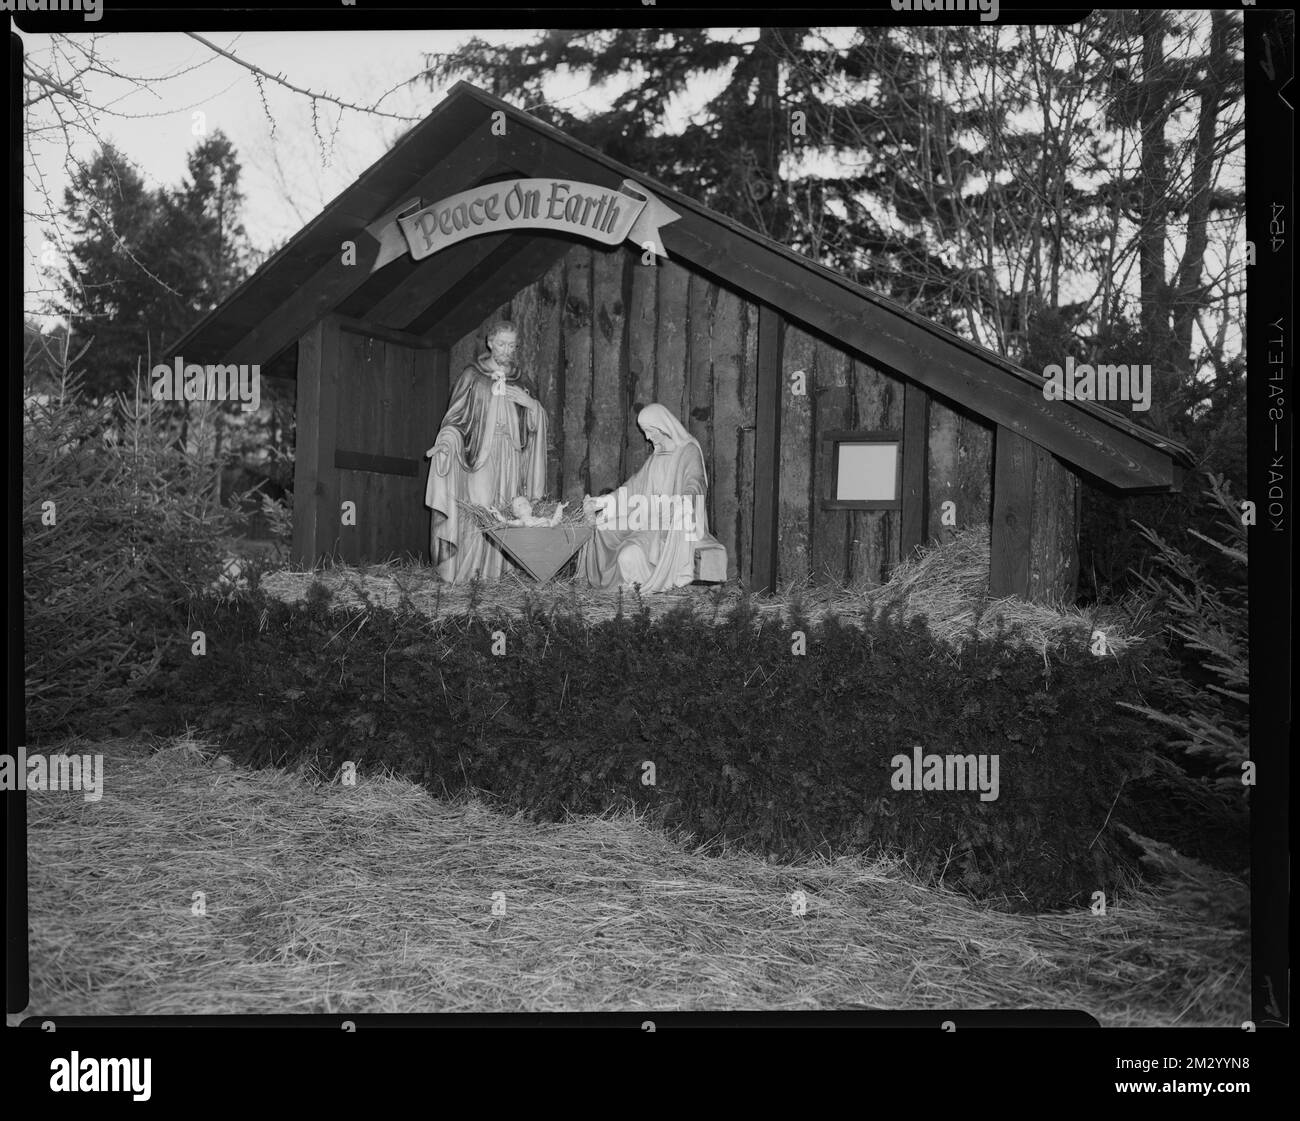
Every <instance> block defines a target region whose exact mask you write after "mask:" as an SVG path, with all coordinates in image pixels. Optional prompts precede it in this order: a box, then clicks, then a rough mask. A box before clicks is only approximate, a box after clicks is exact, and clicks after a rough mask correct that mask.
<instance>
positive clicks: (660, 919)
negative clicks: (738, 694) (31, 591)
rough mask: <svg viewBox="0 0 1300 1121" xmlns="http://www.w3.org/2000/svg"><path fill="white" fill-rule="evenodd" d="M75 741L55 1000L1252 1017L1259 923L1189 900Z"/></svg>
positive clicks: (34, 828)
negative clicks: (1089, 904) (741, 842)
mask: <svg viewBox="0 0 1300 1121" xmlns="http://www.w3.org/2000/svg"><path fill="white" fill-rule="evenodd" d="M65 750H68V751H81V752H86V751H98V752H102V753H103V754H104V755H105V781H104V797H103V800H102V801H100V802H98V803H87V802H85V801H83V800H82V798H81V796H80V795H78V794H60V793H48V792H40V793H36V792H32V793H29V794H28V819H29V821H28V876H29V884H30V889H29V891H30V930H31V935H30V948H31V993H32V997H31V1004H30V1006H29V1009H28V1012H29V1014H33V1015H51V1016H57V1015H60V1014H181V1013H185V1014H202V1013H216V1014H221V1013H269V1012H324V1013H331V1014H338V1013H363V1012H438V1011H453V1012H454V1011H480V1012H490V1011H571V1010H624V1009H626V1010H653V1009H664V1010H672V1009H710V1010H724V1009H846V1008H883V1009H889V1008H899V1009H924V1008H954V1007H956V1008H993V1007H1000V1008H1017V1007H1033V1008H1079V1009H1083V1010H1085V1011H1088V1012H1090V1013H1092V1014H1093V1015H1095V1016H1096V1017H1097V1018H1098V1019H1099V1020H1100V1021H1101V1022H1102V1023H1103V1024H1105V1025H1110V1026H1122V1025H1129V1026H1137V1025H1141V1026H1149V1025H1159V1024H1180V1025H1211V1024H1213V1025H1230V1026H1237V1025H1239V1024H1240V1023H1241V1021H1242V1020H1244V1019H1246V1018H1247V1017H1248V1011H1247V1008H1248V976H1249V975H1248V947H1247V942H1246V936H1245V934H1244V933H1243V932H1242V931H1240V930H1237V929H1232V928H1231V927H1229V926H1226V925H1224V923H1223V922H1218V921H1210V920H1208V919H1207V917H1206V916H1205V915H1204V914H1202V913H1196V912H1194V911H1191V910H1185V909H1179V907H1178V905H1177V900H1176V898H1174V897H1172V896H1169V895H1164V896H1161V895H1157V894H1153V893H1151V892H1149V891H1144V892H1142V893H1138V894H1134V895H1131V896H1128V897H1124V898H1112V899H1110V900H1109V901H1108V909H1107V913H1106V915H1105V916H1095V915H1092V914H1090V913H1089V912H1088V911H1087V910H1081V911H1079V912H1077V913H1072V914H1053V915H1043V916H1033V915H1011V914H1005V913H1000V912H997V911H993V910H987V909H983V908H981V907H980V906H978V905H976V904H974V903H972V902H971V901H970V900H968V899H966V898H965V897H963V896H959V895H957V894H955V893H952V892H949V891H946V890H944V889H942V888H940V889H937V890H931V889H927V888H923V887H920V886H917V885H916V884H914V883H913V882H911V881H910V879H909V877H908V875H907V873H906V869H905V868H902V867H901V866H899V865H897V864H892V863H884V862H864V861H861V860H857V859H847V858H846V859H840V860H836V861H833V862H817V863H808V864H801V865H786V866H781V865H769V864H766V863H764V862H763V861H761V860H759V859H756V858H754V857H752V856H748V855H744V854H727V853H722V854H718V855H714V856H708V855H703V854H701V853H698V852H690V851H688V850H687V849H685V848H683V847H682V846H681V845H680V844H678V843H677V842H676V841H675V840H674V839H673V838H671V837H668V836H665V835H663V834H661V833H659V832H657V831H655V830H653V829H650V828H647V827H646V825H645V824H644V823H643V822H642V821H641V820H638V819H637V818H635V817H631V816H626V815H619V816H613V815H607V816H603V817H586V818H580V819H574V820H570V821H568V822H565V823H562V824H555V825H538V824H533V823H530V822H527V821H525V820H524V819H523V818H522V817H520V816H513V817H512V816H506V815H503V814H500V813H498V812H496V811H494V810H493V809H491V808H489V807H488V806H487V805H485V804H483V803H481V802H479V801H474V800H461V801H445V800H439V799H435V798H431V797H429V796H428V795H427V794H426V793H425V792H424V791H422V790H421V789H420V788H419V787H417V786H415V785H413V784H411V783H408V782H406V781H403V780H399V779H394V778H386V777H381V776H375V775H369V774H362V775H361V776H360V778H359V781H358V783H357V785H356V786H354V787H345V786H341V785H338V784H337V783H335V784H320V783H315V782H312V781H309V780H307V779H306V778H304V777H301V776H298V775H294V774H288V773H284V772H278V771H274V770H263V771H258V772H247V771H244V770H242V769H239V768H236V767H234V766H232V765H231V764H230V763H229V761H227V760H224V759H222V758H220V757H217V756H216V754H215V751H214V750H213V749H212V748H210V747H207V746H206V745H204V744H202V743H199V742H195V741H193V740H180V741H173V742H171V743H168V744H165V745H161V747H160V749H157V750H152V751H151V750H150V749H149V748H146V747H144V746H143V745H138V744H134V745H133V744H129V743H107V744H98V745H93V746H92V745H87V744H79V745H68V746H66V747H65ZM797 890H798V891H803V892H804V893H806V897H807V914H806V915H805V916H802V917H801V916H798V915H795V914H793V913H792V911H793V908H792V905H791V894H792V893H793V892H795V891H797ZM1214 890H1215V891H1216V892H1217V891H1218V885H1216V886H1215V889H1214ZM196 891H202V892H204V893H205V896H206V901H205V906H206V912H207V913H206V915H205V916H202V917H200V916H196V915H194V914H193V913H192V910H191V909H192V906H193V893H194V892H196ZM494 892H504V899H505V903H506V914H505V915H504V916H493V914H492V910H491V907H492V896H493V893H494Z"/></svg>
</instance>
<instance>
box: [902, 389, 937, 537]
mask: <svg viewBox="0 0 1300 1121" xmlns="http://www.w3.org/2000/svg"><path fill="white" fill-rule="evenodd" d="M929 464H930V395H929V394H928V393H927V392H926V391H925V390H924V389H923V388H922V387H921V386H919V385H917V384H916V382H913V381H909V382H908V383H907V386H906V388H905V389H904V391H903V479H902V483H903V485H902V488H901V491H902V497H903V509H902V510H901V511H900V518H899V521H900V525H901V528H900V530H899V554H900V558H899V559H900V560H903V561H905V560H907V558H908V557H910V556H911V555H912V550H913V549H915V548H916V547H917V546H918V545H922V544H924V543H925V531H926V525H927V524H928V522H929V519H930V514H929V502H928V498H929V486H930V480H929Z"/></svg>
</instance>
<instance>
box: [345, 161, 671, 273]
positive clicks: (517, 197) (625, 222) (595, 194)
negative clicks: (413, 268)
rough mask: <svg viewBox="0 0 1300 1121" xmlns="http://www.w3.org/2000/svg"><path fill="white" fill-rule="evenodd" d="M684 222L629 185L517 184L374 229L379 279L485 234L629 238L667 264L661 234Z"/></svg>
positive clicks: (388, 219)
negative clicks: (391, 266) (391, 268)
mask: <svg viewBox="0 0 1300 1121" xmlns="http://www.w3.org/2000/svg"><path fill="white" fill-rule="evenodd" d="M679 217H681V215H679V214H678V213H677V212H676V211H674V210H671V209H669V207H667V206H666V205H665V204H664V203H663V202H661V201H660V200H659V199H657V198H655V196H654V195H652V194H651V193H650V192H649V191H647V190H645V189H644V188H642V187H638V186H637V185H636V184H635V183H633V182H632V181H631V180H630V179H624V180H623V182H622V183H621V184H620V185H619V186H618V188H617V189H614V188H610V187H598V186H596V185H595V184H594V183H579V182H575V181H574V180H572V179H509V180H506V181H505V182H502V183H485V184H483V185H482V186H480V187H474V188H473V189H471V190H468V191H462V192H461V193H460V194H458V195H451V196H449V197H448V198H445V199H442V200H441V201H440V202H435V203H430V204H429V205H428V206H425V205H423V204H422V203H421V201H420V200H419V199H411V200H409V201H407V202H404V203H402V205H401V206H399V207H397V208H396V209H394V210H391V211H389V212H388V213H387V214H385V215H384V216H383V217H382V218H380V219H379V220H378V221H376V222H373V223H372V224H371V225H369V226H367V227H366V230H367V232H368V233H370V234H371V235H372V236H373V237H374V238H375V239H376V240H377V241H378V242H379V256H378V257H376V258H375V263H374V265H373V266H372V267H371V270H370V271H371V272H374V271H375V270H376V269H380V268H383V266H384V265H386V264H388V263H389V262H390V261H394V260H396V259H397V258H398V257H400V256H402V254H403V253H405V252H407V251H408V250H409V251H410V254H411V256H412V257H413V258H415V260H417V261H418V260H421V259H422V258H424V257H428V256H430V255H431V254H433V253H437V252H438V250H440V249H446V248H447V247H448V246H449V245H455V244H456V243H457V242H458V241H464V240H465V239H466V238H470V237H477V236H478V235H479V234H490V233H502V232H505V231H508V230H524V229H531V230H553V231H555V232H557V233H569V234H577V235H578V236H580V237H586V238H590V239H591V240H592V241H598V242H600V243H601V244H603V245H616V244H617V243H618V242H620V241H622V240H624V239H625V238H626V239H627V240H629V241H631V242H634V243H635V244H636V245H640V246H644V247H647V248H649V249H651V250H653V251H654V252H655V253H656V254H657V255H658V256H660V257H667V256H668V254H667V252H666V251H665V250H664V246H663V242H662V241H661V240H660V238H659V230H660V227H662V226H666V225H667V224H668V223H669V222H674V221H676V220H677V219H678V218H679Z"/></svg>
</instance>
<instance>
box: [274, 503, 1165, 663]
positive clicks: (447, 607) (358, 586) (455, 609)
mask: <svg viewBox="0 0 1300 1121" xmlns="http://www.w3.org/2000/svg"><path fill="white" fill-rule="evenodd" d="M988 570H989V536H988V529H987V528H985V527H978V528H974V529H969V530H965V531H963V532H962V533H960V534H958V535H957V537H956V538H955V539H954V540H952V541H951V542H949V543H947V544H945V545H942V546H939V547H936V548H933V549H929V550H924V551H921V552H920V553H919V555H918V556H916V557H913V558H911V559H909V560H908V561H906V562H905V563H903V564H901V565H899V566H898V567H897V568H896V569H895V570H894V573H893V575H892V576H891V578H890V579H889V581H888V582H887V583H885V584H883V585H878V586H875V587H844V586H839V585H825V586H817V585H811V584H808V583H803V584H799V585H794V586H791V587H788V588H786V589H783V590H782V592H781V593H780V594H778V595H774V596H755V597H752V600H751V602H752V604H753V606H754V608H755V609H756V611H757V613H758V615H759V616H760V617H769V616H772V615H777V616H788V615H789V612H790V610H791V608H792V606H793V605H794V604H796V603H797V604H799V605H800V606H801V607H802V609H803V611H804V613H805V614H804V617H805V618H806V619H807V620H808V621H809V622H811V623H816V622H819V621H821V620H822V619H824V618H825V617H826V616H828V615H835V616H837V617H838V618H839V619H841V620H842V621H844V622H848V623H852V622H854V621H855V620H858V619H861V618H862V617H863V615H864V614H865V613H870V612H876V611H879V610H882V609H884V610H887V611H890V612H892V613H895V614H897V615H899V616H900V617H901V618H903V619H904V620H911V619H913V618H916V617H918V616H923V617H924V618H925V619H926V621H927V626H928V628H929V630H930V633H931V634H932V635H933V636H934V638H935V639H936V640H937V641H938V642H939V643H941V644H943V645H946V646H949V647H958V646H961V645H963V644H964V643H966V642H968V641H970V640H971V638H972V637H974V636H978V637H980V638H981V639H988V638H992V637H993V636H994V635H996V634H997V633H999V631H1000V630H1001V631H1007V630H1011V629H1013V628H1014V629H1015V631H1016V638H1015V641H1018V642H1021V643H1025V644H1027V645H1029V646H1031V647H1032V648H1034V649H1036V650H1040V651H1042V652H1043V653H1044V655H1046V653H1047V652H1048V651H1050V650H1053V649H1059V648H1061V647H1063V646H1066V645H1071V646H1089V645H1091V644H1093V642H1094V637H1093V636H1094V632H1095V631H1096V630H1099V629H1100V630H1101V631H1103V632H1104V634H1105V644H1106V650H1107V652H1109V653H1112V654H1115V655H1120V654H1124V653H1126V652H1128V651H1131V650H1133V649H1134V648H1135V647H1136V646H1138V645H1140V644H1141V643H1142V641H1143V639H1142V636H1141V635H1140V634H1139V633H1137V629H1136V627H1135V624H1134V622H1133V621H1132V620H1131V619H1129V618H1127V617H1126V615H1125V613H1124V612H1122V611H1120V610H1118V609H1115V608H1108V609H1101V610H1097V611H1091V612H1088V611H1082V610H1079V609H1078V608H1075V607H1072V606H1066V605H1058V606H1053V605H1048V604H1038V603H1031V602H1028V601H1026V600H1022V599H1019V598H1017V597H1014V596H1009V597H1005V598H1001V599H991V598H990V597H989V595H988ZM313 585H319V586H321V587H324V588H327V589H329V591H330V592H331V593H332V595H333V597H334V602H335V603H336V604H337V605H338V606H339V607H359V606H364V605H365V604H367V603H369V604H370V605H373V606H379V607H386V608H390V609H395V610H412V611H418V612H421V613H423V614H425V615H427V616H429V617H431V618H438V617H448V616H457V615H466V614H473V613H475V612H488V611H501V612H505V613H507V614H523V613H524V612H526V611H527V610H529V609H530V608H532V609H540V610H542V611H543V612H545V613H547V614H553V613H565V614H571V615H578V616H580V617H581V618H582V619H584V620H586V621H588V622H591V623H597V622H600V621H601V620H606V619H612V618H614V617H615V616H616V615H617V614H618V612H619V611H620V610H622V611H637V610H640V609H641V608H642V606H643V605H644V606H645V607H646V608H648V609H649V611H650V613H651V614H652V615H653V616H656V617H657V616H659V615H662V614H665V613H666V612H668V611H670V610H672V609H674V608H680V607H682V606H686V607H687V608H688V609H690V610H693V611H695V612H698V613H701V614H704V615H708V616H711V617H716V616H717V613H718V612H726V611H729V610H730V609H732V608H734V607H735V605H736V604H737V603H738V602H739V601H740V598H741V595H742V593H741V590H740V589H739V587H737V586H735V585H720V586H718V587H715V588H708V587H701V586H692V587H687V588H681V589H677V590H676V591H672V592H664V593H659V594H656V595H648V596H646V597H645V598H644V600H642V599H641V597H639V596H637V595H636V594H635V593H630V592H624V591H622V590H621V589H617V588H615V589H598V588H592V587H590V586H588V585H587V584H585V583H584V582H581V581H577V580H556V581H551V582H549V583H547V584H535V583H533V582H532V581H529V580H526V579H524V578H523V577H519V576H516V575H511V576H508V577H507V578H506V579H503V580H501V581H499V582H497V583H494V584H483V585H468V584H445V583H442V582H440V581H439V580H438V579H437V577H436V576H435V575H434V572H433V569H432V568H429V567H428V566H422V565H418V564H372V565H363V566H359V567H352V566H343V565H340V566H334V567H325V568H318V569H315V570H312V571H305V572H304V571H289V570H284V571H279V572H273V573H269V574H267V575H265V576H264V577H263V578H262V582H261V587H262V590H263V591H264V592H266V593H267V594H268V595H270V596H272V597H274V598H276V599H280V600H282V601H284V602H287V603H294V602H297V601H298V600H301V599H303V598H305V597H306V596H307V593H308V591H309V589H310V588H311V587H312V586H313Z"/></svg>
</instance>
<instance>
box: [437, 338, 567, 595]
mask: <svg viewBox="0 0 1300 1121" xmlns="http://www.w3.org/2000/svg"><path fill="white" fill-rule="evenodd" d="M516 341H517V340H516V335H515V330H514V328H513V327H511V326H510V325H509V324H508V323H498V324H497V325H496V326H495V327H493V328H492V329H491V330H490V331H489V332H488V336H487V350H486V351H484V352H483V353H482V354H480V355H479V356H478V358H477V359H475V360H474V361H473V362H471V363H470V364H469V365H468V366H466V367H465V369H464V370H463V371H462V372H461V375H460V377H459V378H458V379H457V381H456V386H455V388H454V389H453V390H452V394H451V401H450V403H449V404H448V406H447V415H446V416H445V417H444V418H443V421H442V427H441V428H440V429H439V430H438V438H437V439H436V440H435V441H434V444H433V447H431V448H430V449H429V450H428V451H427V452H426V453H425V454H426V455H428V456H430V457H431V458H432V462H431V463H430V465H429V484H428V486H427V488H426V489H425V496H424V504H425V505H426V506H428V507H429V508H430V509H432V511H433V527H432V530H431V537H430V542H429V549H430V556H431V559H432V561H433V564H434V566H435V569H436V571H437V573H438V575H439V577H441V578H442V579H443V580H447V581H449V582H450V583H463V582H465V581H468V580H472V579H473V578H474V577H475V576H477V577H478V578H479V579H481V580H497V579H500V577H501V574H502V572H503V571H504V569H505V567H506V564H507V562H506V560H505V557H504V555H503V554H502V552H501V550H500V549H498V548H497V547H496V545H494V544H493V543H492V542H491V541H490V540H489V539H488V538H487V537H485V536H484V535H483V533H482V532H481V531H480V530H479V527H478V524H477V523H476V522H475V520H474V519H473V518H472V517H469V516H468V515H466V514H465V513H463V512H462V511H461V509H460V507H459V505H458V504H457V500H458V499H459V500H460V501H463V502H471V503H474V504H476V505H479V506H493V507H499V508H503V509H505V508H509V506H510V503H511V501H512V500H513V499H515V498H517V497H519V496H520V495H523V496H525V497H527V498H529V499H533V500H536V499H538V498H541V497H542V493H543V491H544V490H545V489H546V411H545V410H544V409H543V408H542V406H541V404H540V403H539V402H538V400H537V395H536V387H535V385H534V384H533V383H532V382H530V381H529V380H527V379H526V378H525V377H524V376H523V374H522V372H521V371H520V370H519V367H518V365H517V364H516V362H515V346H516Z"/></svg>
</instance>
